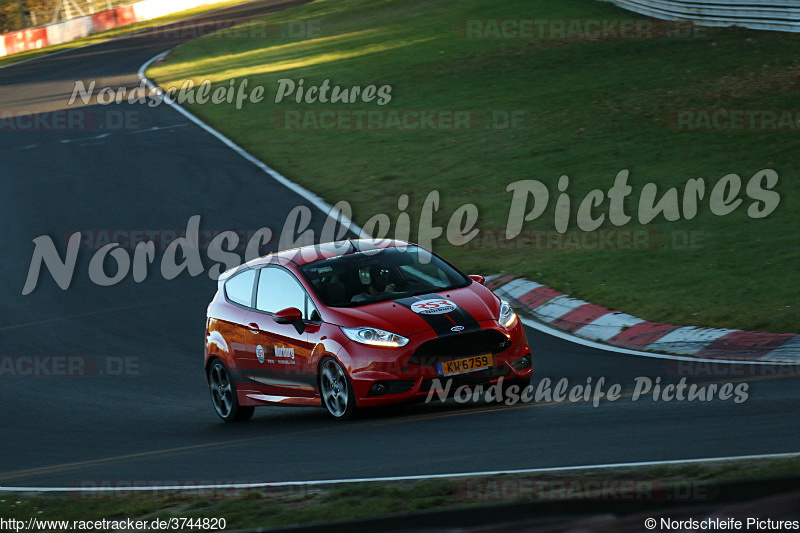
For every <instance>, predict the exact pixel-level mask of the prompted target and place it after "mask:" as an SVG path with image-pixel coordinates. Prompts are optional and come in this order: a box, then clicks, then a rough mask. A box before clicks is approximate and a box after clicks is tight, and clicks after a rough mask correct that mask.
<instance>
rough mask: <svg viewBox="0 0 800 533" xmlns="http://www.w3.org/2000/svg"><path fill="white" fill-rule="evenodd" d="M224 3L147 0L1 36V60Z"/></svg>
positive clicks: (208, 0) (193, 0) (215, 1)
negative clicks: (165, 16) (145, 21)
mask: <svg viewBox="0 0 800 533" xmlns="http://www.w3.org/2000/svg"><path fill="white" fill-rule="evenodd" d="M221 1H223V0H144V1H143V2H137V3H135V4H127V5H124V6H119V7H115V8H113V9H107V10H105V11H99V12H97V13H94V14H92V15H85V16H83V17H77V18H73V19H69V20H64V21H62V22H56V23H53V24H48V25H46V26H38V27H36V28H28V29H26V30H19V31H14V32H11V33H6V34H3V35H0V57H3V56H7V55H12V54H18V53H20V52H26V51H28V50H36V49H38V48H44V47H45V46H50V45H54V44H60V43H65V42H68V41H74V40H75V39H80V38H82V37H87V36H89V35H94V34H95V33H100V32H104V31H108V30H112V29H115V28H120V27H122V26H127V25H129V24H133V23H134V22H141V21H144V20H151V19H154V18H158V17H163V16H164V15H169V14H170V13H177V12H179V11H184V10H186V9H191V8H193V7H198V6H201V5H206V4H217V3H219V2H221Z"/></svg>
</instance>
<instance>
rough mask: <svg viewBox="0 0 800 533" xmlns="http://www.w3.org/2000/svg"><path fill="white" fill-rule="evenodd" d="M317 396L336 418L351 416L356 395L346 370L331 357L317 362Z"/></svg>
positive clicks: (344, 418) (343, 418)
mask: <svg viewBox="0 0 800 533" xmlns="http://www.w3.org/2000/svg"><path fill="white" fill-rule="evenodd" d="M318 381H319V396H320V401H321V402H322V406H323V407H325V409H326V410H327V411H328V413H329V414H330V415H331V416H332V417H333V418H336V419H337V420H347V419H349V418H352V417H353V414H354V413H355V410H356V395H355V392H354V390H353V384H352V383H351V382H350V377H349V376H348V375H347V371H346V370H345V369H344V367H342V365H341V363H339V361H337V360H336V359H334V358H333V357H330V356H329V357H324V358H323V359H322V361H320V363H319V375H318Z"/></svg>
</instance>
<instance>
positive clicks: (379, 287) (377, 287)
mask: <svg viewBox="0 0 800 533" xmlns="http://www.w3.org/2000/svg"><path fill="white" fill-rule="evenodd" d="M395 292H396V291H395V285H394V283H389V269H387V268H381V267H379V266H378V265H372V266H371V267H369V286H368V287H367V289H366V290H365V291H364V292H362V293H360V294H356V295H355V296H353V298H352V299H351V300H350V301H351V302H353V303H355V302H363V301H365V300H371V299H373V298H376V297H380V296H385V295H388V294H395Z"/></svg>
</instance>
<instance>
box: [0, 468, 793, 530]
mask: <svg viewBox="0 0 800 533" xmlns="http://www.w3.org/2000/svg"><path fill="white" fill-rule="evenodd" d="M798 474H800V459H798V458H780V459H774V458H773V459H748V460H736V461H730V462H723V463H720V462H708V463H691V464H685V465H665V466H651V467H621V468H614V469H598V470H595V471H587V470H564V471H560V472H551V473H544V474H536V475H532V474H513V475H512V474H508V475H501V476H493V477H475V478H453V479H438V480H429V481H407V482H400V481H398V482H382V483H359V484H343V485H333V486H331V485H318V486H305V487H292V488H280V489H278V488H273V489H260V490H234V489H225V488H220V489H208V488H206V489H194V488H187V489H184V490H174V491H160V492H155V493H132V492H129V491H128V492H126V487H124V486H122V487H121V488H120V489H119V491H116V492H113V493H110V495H105V496H104V495H100V496H98V495H96V494H95V495H91V494H80V493H78V492H77V491H76V492H75V493H74V494H72V495H71V496H70V497H30V496H27V495H26V496H22V495H19V494H11V493H4V494H0V516H2V517H3V518H14V519H17V520H23V521H27V520H28V519H29V518H31V517H35V518H38V519H40V520H69V521H70V522H71V521H73V520H92V521H94V520H102V519H106V520H108V521H114V520H123V519H128V518H131V519H133V520H146V521H152V520H155V519H162V520H167V519H170V518H174V517H177V518H191V519H193V520H194V519H203V518H224V519H225V520H226V528H225V529H227V530H232V529H245V528H254V527H278V526H289V525H302V524H313V523H329V522H333V521H345V520H355V519H359V518H380V517H385V516H391V515H398V514H410V513H417V512H422V511H430V510H447V509H463V508H467V507H473V506H480V505H498V504H504V503H511V502H515V501H552V502H563V501H571V500H579V501H582V500H587V499H588V500H593V501H603V500H604V499H608V501H619V500H620V499H626V498H629V499H631V501H632V502H633V501H650V500H658V499H670V498H673V499H683V500H685V502H684V503H685V504H692V503H710V504H714V503H715V502H714V497H715V494H716V493H715V492H714V491H713V490H711V488H713V487H714V486H715V484H718V483H724V482H729V481H742V480H759V479H767V480H771V479H779V478H788V477H791V476H797V475H798ZM600 482H603V484H601V483H600ZM626 487H627V488H626ZM621 491H622V492H621ZM623 492H624V494H623Z"/></svg>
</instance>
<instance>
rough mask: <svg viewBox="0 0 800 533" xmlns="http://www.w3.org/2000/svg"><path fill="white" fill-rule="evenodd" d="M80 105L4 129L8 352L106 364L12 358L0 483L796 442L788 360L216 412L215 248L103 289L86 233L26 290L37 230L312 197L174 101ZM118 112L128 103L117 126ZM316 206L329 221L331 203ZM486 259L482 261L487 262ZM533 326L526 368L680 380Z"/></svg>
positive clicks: (270, 206)
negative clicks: (32, 369) (682, 388)
mask: <svg viewBox="0 0 800 533" xmlns="http://www.w3.org/2000/svg"><path fill="white" fill-rule="evenodd" d="M287 4H289V3H288V2H279V1H269V0H267V1H258V2H253V3H250V4H247V5H244V6H239V7H234V8H229V9H226V10H223V11H219V12H217V13H214V14H213V15H210V16H212V17H214V18H217V19H219V18H222V17H247V16H252V15H254V14H256V13H266V12H269V11H272V10H276V9H280V8H282V7H283V6H285V5H287ZM177 44H179V40H177V39H166V38H163V39H157V38H153V37H151V36H144V37H136V36H134V37H128V38H124V39H118V40H114V41H111V42H107V43H104V44H99V45H95V46H91V47H87V48H82V49H77V50H74V51H70V52H66V53H62V54H58V55H54V56H52V57H45V58H40V59H36V60H34V61H30V62H26V63H22V64H19V65H13V66H9V67H7V68H5V69H1V70H0V110H2V111H4V112H20V111H26V110H35V111H38V112H46V111H55V110H63V109H67V106H66V104H67V100H68V98H69V96H70V94H71V93H72V90H73V87H74V82H75V80H85V81H86V82H87V83H88V82H89V81H90V80H97V86H98V87H102V86H112V87H119V86H128V87H134V86H136V85H138V82H139V80H138V78H137V75H136V73H137V70H138V69H139V68H140V66H141V65H142V64H143V63H144V62H146V61H147V60H148V59H150V58H151V57H153V56H154V55H156V54H157V53H159V52H162V51H165V50H167V49H170V48H172V47H174V46H176V45H177ZM70 109H77V110H80V111H81V112H83V113H84V114H83V115H82V116H83V117H84V118H85V119H86V122H84V127H83V128H82V129H81V128H57V129H54V128H48V127H44V126H43V127H39V128H36V129H33V130H26V131H20V130H15V129H13V128H3V129H0V176H1V177H2V179H0V198H1V199H2V215H0V229H1V230H2V261H0V277H2V279H3V283H2V284H0V302H2V303H0V308H2V318H3V320H2V322H1V323H0V356H35V357H37V358H39V359H38V360H39V361H43V360H44V358H46V357H63V356H73V357H83V358H85V359H84V360H85V361H87V364H89V363H88V362H92V361H96V362H99V363H98V364H99V368H98V370H102V371H103V373H104V375H99V372H97V375H89V376H47V375H35V376H9V375H8V373H5V374H3V375H0V390H2V393H0V394H2V411H0V412H1V413H2V414H1V415H0V485H4V486H30V487H34V486H67V487H75V486H81V485H91V484H93V483H97V484H103V483H105V484H108V483H114V482H119V481H124V480H128V481H134V482H148V481H152V482H160V481H171V482H175V483H182V484H183V483H186V484H195V483H204V482H270V481H289V480H314V479H340V478H352V477H359V478H360V477H381V476H398V475H425V474H442V473H455V472H467V471H486V470H506V469H523V468H536V467H555V466H572V465H591V464H603V463H618V462H631V461H656V460H676V459H692V458H704V457H723V456H738V455H751V454H769V453H784V452H796V451H798V443H800V428H799V427H798V425H797V423H796V421H797V419H798V416H800V395H798V394H797V390H798V385H800V381H798V379H797V378H796V377H781V378H779V379H764V378H759V379H749V378H743V377H736V376H734V377H725V376H722V377H721V379H723V380H737V381H742V380H746V381H748V382H749V383H750V384H749V391H748V392H749V398H748V400H747V401H746V402H744V403H741V404H736V403H734V402H733V401H732V400H727V401H721V400H715V401H712V402H705V403H701V402H697V401H695V402H691V403H690V402H663V401H657V402H654V401H653V400H652V398H650V399H648V398H644V399H640V400H638V401H636V402H633V401H631V399H630V398H626V397H623V398H622V399H620V400H618V401H616V402H605V403H601V404H600V406H599V407H597V408H594V407H592V405H591V404H587V403H569V402H566V403H560V404H555V405H553V404H542V405H536V404H533V405H532V404H526V405H521V406H514V407H507V406H496V405H488V404H477V405H472V404H471V405H459V404H456V403H453V402H450V403H448V404H445V405H442V404H438V405H428V404H418V405H412V406H403V407H393V408H390V409H383V410H378V411H370V412H367V413H365V414H364V416H362V417H360V418H359V419H357V420H355V421H352V422H348V423H338V422H335V421H333V420H332V419H330V418H329V417H328V416H327V414H326V413H325V411H324V410H322V409H308V408H293V409H289V408H260V409H257V410H256V415H255V417H254V419H253V420H252V421H251V422H249V423H243V424H235V425H226V424H223V423H222V422H221V421H220V420H219V419H218V418H217V416H216V414H215V413H214V411H213V408H212V406H211V402H210V399H209V395H208V390H207V386H206V382H205V377H204V375H203V368H202V357H203V327H204V319H205V311H206V305H207V303H208V302H209V300H210V299H211V297H212V295H213V293H214V291H215V289H216V283H215V282H214V281H212V280H211V279H209V277H208V275H207V271H208V267H209V266H211V265H212V264H213V262H210V261H207V260H206V259H205V255H204V254H203V260H204V263H205V266H206V272H204V273H203V274H201V275H199V276H196V277H191V276H190V275H189V274H188V273H186V272H184V273H183V274H181V275H180V276H179V277H177V278H176V279H173V280H170V281H167V280H165V279H163V277H162V276H161V275H160V272H159V265H160V263H161V254H160V253H159V254H158V256H157V258H156V261H155V262H154V264H153V265H151V266H150V269H149V274H148V276H147V278H146V279H145V280H144V281H142V282H140V283H136V282H134V281H133V279H132V276H131V275H130V274H129V275H128V276H126V277H125V279H124V281H123V282H121V283H119V284H116V285H113V286H110V287H100V286H97V285H95V284H94V283H92V282H91V281H90V280H89V277H88V269H89V261H90V259H91V257H92V254H93V253H94V250H84V251H81V253H80V254H79V256H78V262H77V266H76V269H75V275H74V278H73V280H72V284H71V285H70V287H69V289H68V290H61V289H60V288H59V287H58V286H57V285H56V283H55V281H54V280H53V279H52V277H51V276H50V274H49V273H47V272H46V271H43V272H42V274H41V275H40V278H39V284H38V286H37V288H36V289H35V290H34V291H33V292H32V293H31V294H29V295H26V296H22V288H23V285H24V284H25V280H26V276H27V273H28V267H29V265H30V263H31V258H32V254H33V249H34V245H33V242H32V241H33V239H35V238H36V237H39V236H41V235H49V236H51V237H52V239H53V240H54V241H55V242H56V243H57V246H58V249H59V252H60V254H62V256H63V254H64V252H65V250H66V240H67V237H68V236H69V235H70V234H71V233H72V232H73V231H83V232H88V233H91V234H93V235H96V234H97V232H98V231H99V230H109V231H110V230H165V231H169V230H182V229H183V228H185V227H186V224H187V221H188V220H189V218H190V217H191V216H192V215H197V214H199V215H201V216H202V222H201V228H203V229H212V230H228V229H232V230H244V231H246V230H255V229H258V228H261V227H264V226H266V227H269V228H272V229H273V230H274V231H276V232H277V231H279V229H280V228H281V227H282V226H283V223H284V220H285V218H286V215H287V214H288V213H289V211H290V210H291V209H292V208H293V207H295V206H297V205H301V204H306V205H310V204H309V203H308V201H307V200H305V199H304V198H302V197H301V196H299V195H298V194H296V193H294V192H291V191H289V190H288V189H286V188H284V187H283V186H281V185H279V184H278V183H277V182H275V181H274V180H273V179H271V178H270V177H269V176H267V175H266V174H265V173H264V172H262V171H261V170H260V169H258V168H257V167H256V166H254V165H253V164H252V163H250V162H248V161H246V160H245V159H244V158H242V157H241V156H240V155H238V154H237V153H235V152H234V151H233V150H231V149H229V148H227V147H226V146H224V145H223V144H222V143H220V142H219V140H217V139H216V138H214V137H213V136H212V135H210V134H209V133H207V132H206V131H204V130H203V129H201V128H200V127H198V126H197V125H195V124H193V123H192V122H190V121H189V120H187V119H186V118H185V117H184V116H183V115H181V114H180V113H178V112H176V111H175V110H174V109H172V108H171V107H169V106H167V105H161V106H158V107H155V108H150V107H147V106H144V105H138V104H134V105H131V104H128V103H122V104H115V105H111V106H99V105H89V106H82V104H80V102H78V103H77V104H76V105H75V106H73V107H71V108H70ZM131 113H132V114H131ZM120 116H123V117H125V116H130V117H133V118H131V120H130V121H129V123H128V124H126V126H125V127H112V126H114V124H112V122H113V121H115V120H117V119H119V117H120ZM86 117H89V118H91V120H90V119H89V118H86ZM95 119H96V122H95ZM134 119H135V120H134ZM100 126H103V128H101V127H100ZM267 164H269V162H268V161H267ZM342 194H343V198H342V199H346V192H343V193H342ZM334 200H337V199H334ZM312 209H313V211H314V213H315V215H314V220H313V221H312V227H313V228H316V229H317V230H318V229H319V228H321V226H322V223H323V222H324V215H323V214H322V213H321V212H320V211H319V210H317V209H316V208H312ZM267 251H269V246H268V247H265V248H264V252H265V253H266V252H267ZM492 273H493V272H492V269H491V266H490V265H487V268H486V272H483V274H492ZM110 274H111V272H109V275H110ZM528 339H529V341H530V343H531V345H532V347H533V350H534V356H535V358H534V368H535V371H536V376H535V377H534V383H538V380H539V379H540V378H543V377H550V378H551V379H553V381H557V380H558V379H560V378H562V377H568V378H570V384H580V383H585V381H586V378H587V377H588V376H591V377H593V379H594V380H597V379H598V378H599V377H601V376H603V377H605V378H606V381H607V382H608V383H620V384H622V385H623V387H624V389H625V390H626V391H630V390H632V389H633V386H634V378H635V377H637V376H649V377H652V378H655V377H658V376H662V379H663V381H664V382H667V381H672V382H674V381H675V380H676V379H677V377H676V376H674V375H672V374H675V372H674V369H675V363H674V362H668V361H665V360H662V359H651V358H640V357H634V356H629V355H617V354H613V353H609V352H603V351H598V350H594V349H590V348H587V347H583V346H579V345H574V344H571V343H569V342H566V341H563V340H559V339H556V338H553V337H550V336H547V335H545V334H542V333H539V332H536V331H534V330H530V329H529V331H528ZM6 359H8V358H7V357H6ZM12 360H13V359H12ZM119 361H122V365H123V366H122V369H120V367H119V366H118V365H117V363H118V362H119ZM126 364H127V365H128V366H127V367H125V366H124V365H126ZM115 365H116V366H115ZM728 368H729V367H726V366H725V365H719V366H718V367H717V370H718V371H720V372H721V373H725V372H727V371H728V370H726V369H728ZM741 368H742V367H741V366H738V367H730V368H729V369H730V370H732V371H736V372H738V371H739V370H741ZM38 373H39V374H42V373H46V372H44V371H41V372H38ZM109 374H122V375H109ZM692 381H693V382H697V383H701V384H703V383H708V382H710V378H708V377H699V378H696V379H693V380H692Z"/></svg>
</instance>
